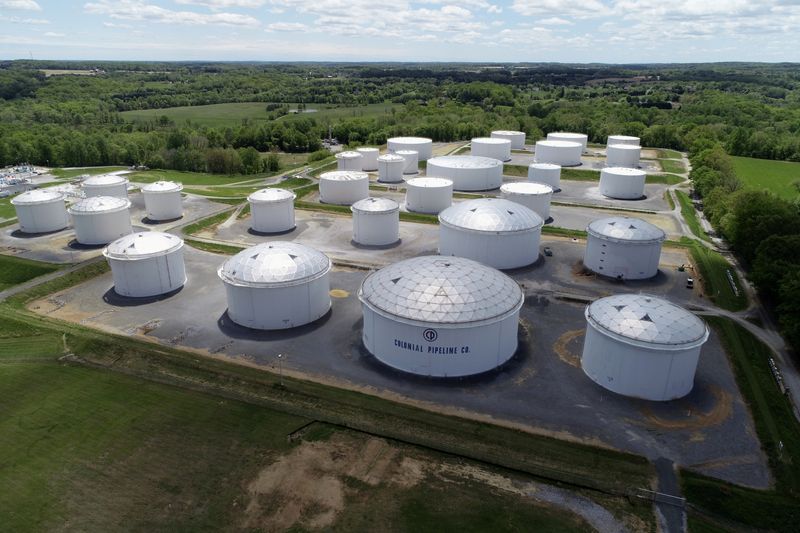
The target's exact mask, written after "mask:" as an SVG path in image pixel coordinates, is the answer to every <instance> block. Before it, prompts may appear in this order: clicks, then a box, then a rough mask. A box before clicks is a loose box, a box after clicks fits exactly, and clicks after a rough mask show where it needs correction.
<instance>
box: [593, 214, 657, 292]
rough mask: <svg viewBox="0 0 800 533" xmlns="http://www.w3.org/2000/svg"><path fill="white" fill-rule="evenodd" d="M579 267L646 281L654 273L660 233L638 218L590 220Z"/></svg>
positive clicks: (610, 275)
mask: <svg viewBox="0 0 800 533" xmlns="http://www.w3.org/2000/svg"><path fill="white" fill-rule="evenodd" d="M586 232H587V234H588V235H587V237H586V252H585V254H584V257H583V264H584V266H585V267H586V268H588V269H589V270H591V271H593V272H596V273H597V274H601V275H603V276H608V277H612V278H618V279H647V278H652V277H653V276H655V275H656V274H657V273H658V262H659V259H660V258H661V245H662V243H663V242H664V239H666V234H665V233H664V230H662V229H661V228H659V227H658V226H654V225H653V224H650V223H649V222H645V221H644V220H641V219H638V218H631V217H622V216H615V217H609V218H602V219H599V220H593V221H592V222H591V223H590V224H589V226H588V227H587V228H586Z"/></svg>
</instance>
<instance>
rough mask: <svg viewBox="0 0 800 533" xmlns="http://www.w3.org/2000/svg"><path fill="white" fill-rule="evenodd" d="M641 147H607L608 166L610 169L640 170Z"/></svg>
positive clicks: (615, 145) (613, 145) (624, 145)
mask: <svg viewBox="0 0 800 533" xmlns="http://www.w3.org/2000/svg"><path fill="white" fill-rule="evenodd" d="M641 153H642V147H641V146H634V145H632V144H609V145H608V146H607V147H606V165H608V166H609V167H626V168H639V157H640V156H641Z"/></svg>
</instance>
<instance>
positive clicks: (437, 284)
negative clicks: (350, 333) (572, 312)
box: [358, 255, 524, 377]
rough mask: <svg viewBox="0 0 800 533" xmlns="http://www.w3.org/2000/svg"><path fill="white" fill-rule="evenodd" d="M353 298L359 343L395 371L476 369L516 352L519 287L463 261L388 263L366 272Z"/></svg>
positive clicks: (463, 372) (464, 372)
mask: <svg viewBox="0 0 800 533" xmlns="http://www.w3.org/2000/svg"><path fill="white" fill-rule="evenodd" d="M358 298H359V299H360V300H361V306H362V310H363V313H364V330H363V335H362V339H363V341H364V346H365V347H366V348H367V350H369V352H370V353H371V354H372V355H374V356H375V358H376V359H378V360H379V361H381V362H382V363H384V364H385V365H388V366H390V367H392V368H395V369H397V370H401V371H403V372H410V373H413V374H418V375H422V376H434V377H459V376H468V375H473V374H480V373H482V372H487V371H489V370H493V369H495V368H497V367H499V366H500V365H502V364H503V363H505V362H506V361H508V360H509V359H511V357H512V356H513V355H514V352H516V350H517V334H518V331H517V330H518V327H519V311H520V309H521V308H522V304H523V302H524V295H523V293H522V290H521V289H520V287H519V285H517V283H516V282H515V281H514V280H513V279H511V278H509V277H508V276H506V275H505V274H503V273H502V272H498V271H497V270H495V269H493V268H489V267H486V266H484V265H481V264H480V263H476V262H475V261H470V260H469V259H464V258H460V257H442V256H435V255H434V256H430V255H429V256H421V257H415V258H412V259H406V260H405V261H400V262H399V263H394V264H392V265H389V266H387V267H385V268H382V269H381V270H378V271H377V272H373V273H372V274H370V275H369V276H367V277H366V278H365V279H364V281H363V282H362V284H361V288H360V289H359V291H358Z"/></svg>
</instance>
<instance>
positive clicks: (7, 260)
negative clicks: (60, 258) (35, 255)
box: [0, 255, 61, 291]
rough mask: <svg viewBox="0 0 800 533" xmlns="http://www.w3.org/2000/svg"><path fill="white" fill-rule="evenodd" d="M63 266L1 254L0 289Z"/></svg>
mask: <svg viewBox="0 0 800 533" xmlns="http://www.w3.org/2000/svg"><path fill="white" fill-rule="evenodd" d="M59 268H61V266H60V265H55V264H53V263H42V262H41V261H31V260H30V259H23V258H21V257H13V256H10V255H0V291H2V290H5V289H7V288H9V287H13V286H14V285H18V284H20V283H24V282H26V281H28V280H31V279H33V278H36V277H39V276H42V275H44V274H48V273H50V272H54V271H56V270H58V269H59Z"/></svg>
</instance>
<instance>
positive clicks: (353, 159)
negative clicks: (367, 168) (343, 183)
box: [336, 150, 364, 172]
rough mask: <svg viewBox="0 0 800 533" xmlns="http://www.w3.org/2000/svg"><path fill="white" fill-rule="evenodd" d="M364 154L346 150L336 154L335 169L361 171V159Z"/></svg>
mask: <svg viewBox="0 0 800 533" xmlns="http://www.w3.org/2000/svg"><path fill="white" fill-rule="evenodd" d="M363 158H364V156H363V155H362V154H361V152H356V151H352V150H351V151H347V152H339V153H338V154H336V170H354V171H356V172H361V170H362V160H363Z"/></svg>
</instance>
